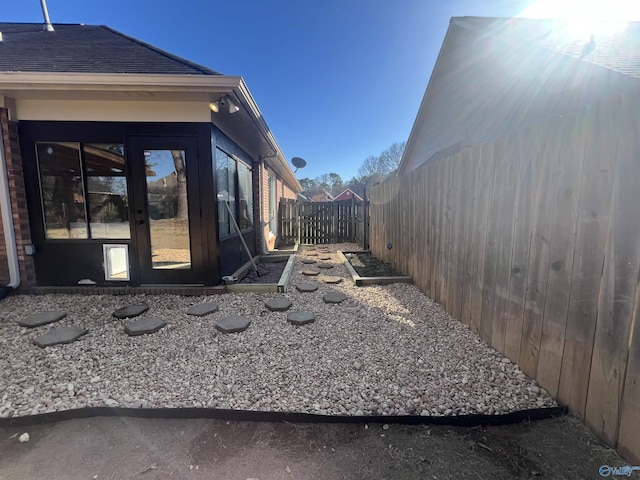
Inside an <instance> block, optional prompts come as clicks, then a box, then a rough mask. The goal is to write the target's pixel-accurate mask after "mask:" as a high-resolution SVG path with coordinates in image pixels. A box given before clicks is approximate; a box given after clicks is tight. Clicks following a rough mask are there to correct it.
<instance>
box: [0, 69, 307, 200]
mask: <svg viewBox="0 0 640 480" xmlns="http://www.w3.org/2000/svg"><path fill="white" fill-rule="evenodd" d="M25 89H26V90H38V91H66V90H73V91H97V92H126V91H148V92H181V93H186V92H189V93H208V92H211V93H217V94H219V93H233V94H234V95H235V96H236V97H238V100H239V101H240V102H241V103H242V104H243V106H244V107H245V109H246V111H247V113H248V114H249V116H250V117H251V119H252V121H253V123H254V125H255V126H256V128H257V129H258V131H259V132H260V134H261V136H262V137H263V138H264V140H265V142H266V144H267V145H268V146H269V148H270V149H271V152H268V154H267V155H265V156H269V157H273V158H275V163H276V165H275V168H276V170H277V171H278V173H280V175H281V176H282V177H283V179H284V180H285V182H286V183H287V184H288V185H289V186H291V187H293V189H294V190H296V192H300V191H302V186H301V185H300V182H298V179H297V178H296V177H295V175H294V173H293V171H292V170H291V168H290V167H289V165H288V163H287V160H286V158H285V156H284V154H283V153H282V150H281V149H280V146H279V145H278V142H277V141H276V139H275V137H274V136H273V134H272V133H271V130H270V129H269V126H268V125H267V123H266V122H265V120H264V118H263V116H262V113H261V112H260V109H259V108H258V105H257V104H256V102H255V100H254V99H253V97H252V96H251V93H250V92H249V89H248V87H247V85H246V83H245V82H244V80H243V79H242V77H240V76H227V75H159V74H118V73H104V74H102V73H101V74H97V73H59V72H54V73H51V72H0V91H4V92H10V91H11V90H25Z"/></svg>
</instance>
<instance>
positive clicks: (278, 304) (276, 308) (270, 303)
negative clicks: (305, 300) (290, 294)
mask: <svg viewBox="0 0 640 480" xmlns="http://www.w3.org/2000/svg"><path fill="white" fill-rule="evenodd" d="M291 305H293V304H292V303H291V302H290V301H289V300H288V299H287V298H271V299H269V300H267V301H266V302H264V306H265V307H267V309H269V310H271V311H272V312H285V311H287V310H289V309H290V308H291Z"/></svg>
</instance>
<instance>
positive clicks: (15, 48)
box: [0, 23, 220, 75]
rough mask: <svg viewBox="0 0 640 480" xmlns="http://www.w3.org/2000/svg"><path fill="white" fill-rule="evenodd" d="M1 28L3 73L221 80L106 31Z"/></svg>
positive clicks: (101, 28) (63, 27)
mask: <svg viewBox="0 0 640 480" xmlns="http://www.w3.org/2000/svg"><path fill="white" fill-rule="evenodd" d="M54 29H55V31H53V32H47V31H46V30H44V29H43V26H42V24H36V23H0V32H2V42H0V71H3V72H66V73H128V74H162V75H220V73H219V72H216V71H214V70H212V69H210V68H208V67H205V66H202V65H199V64H197V63H194V62H191V61H189V60H186V59H184V58H181V57H178V56H176V55H173V54H171V53H169V52H165V51H164V50H161V49H159V48H157V47H154V46H153V45H150V44H148V43H145V42H142V41H140V40H137V39H135V38H132V37H129V36H127V35H125V34H123V33H120V32H118V31H116V30H113V29H111V28H109V27H107V26H104V25H67V24H54Z"/></svg>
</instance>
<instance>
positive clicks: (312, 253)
mask: <svg viewBox="0 0 640 480" xmlns="http://www.w3.org/2000/svg"><path fill="white" fill-rule="evenodd" d="M317 256H318V254H317V253H316V252H309V253H307V257H317Z"/></svg>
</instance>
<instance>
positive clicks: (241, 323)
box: [216, 316, 251, 333]
mask: <svg viewBox="0 0 640 480" xmlns="http://www.w3.org/2000/svg"><path fill="white" fill-rule="evenodd" d="M249 325H251V319H249V318H247V317H240V316H235V317H224V318H221V319H220V320H219V321H218V323H216V328H217V329H218V330H219V331H221V332H222V333H235V332H243V331H245V330H246V329H247V328H249Z"/></svg>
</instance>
